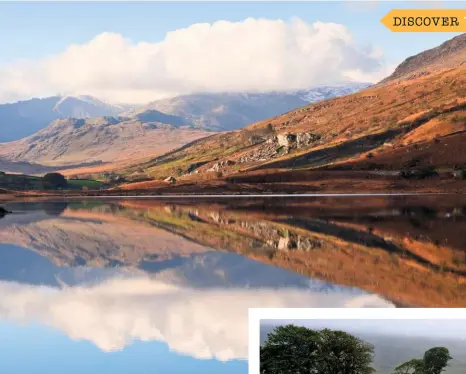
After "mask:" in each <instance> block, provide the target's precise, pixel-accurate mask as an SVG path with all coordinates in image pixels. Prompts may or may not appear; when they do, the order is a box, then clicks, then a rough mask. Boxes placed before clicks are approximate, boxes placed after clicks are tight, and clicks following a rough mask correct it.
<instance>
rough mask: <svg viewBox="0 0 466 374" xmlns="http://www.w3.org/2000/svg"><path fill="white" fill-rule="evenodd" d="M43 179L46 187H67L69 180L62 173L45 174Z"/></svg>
mask: <svg viewBox="0 0 466 374" xmlns="http://www.w3.org/2000/svg"><path fill="white" fill-rule="evenodd" d="M42 180H43V183H44V187H46V188H65V187H67V186H68V181H67V180H66V178H65V177H64V176H63V175H62V174H60V173H48V174H45V175H44V177H43V178H42Z"/></svg>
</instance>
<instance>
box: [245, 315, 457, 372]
mask: <svg viewBox="0 0 466 374" xmlns="http://www.w3.org/2000/svg"><path fill="white" fill-rule="evenodd" d="M262 319H274V320H277V319H284V320H289V319H304V320H306V319H307V320H309V319H384V320H386V319H466V308H464V309H463V308H456V309H455V308H419V309H415V308H413V309H396V308H384V309H370V308H367V309H365V308H282V309H280V308H269V309H266V308H250V309H249V355H248V361H249V374H259V368H260V364H259V341H260V321H261V320H262Z"/></svg>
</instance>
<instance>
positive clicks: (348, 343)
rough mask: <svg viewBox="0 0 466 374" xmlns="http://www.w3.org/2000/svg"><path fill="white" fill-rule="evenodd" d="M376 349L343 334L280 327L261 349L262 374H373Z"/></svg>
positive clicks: (270, 335) (271, 334)
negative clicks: (372, 365)
mask: <svg viewBox="0 0 466 374" xmlns="http://www.w3.org/2000/svg"><path fill="white" fill-rule="evenodd" d="M373 353H374V347H373V346H372V345H371V344H368V343H366V342H364V341H362V340H360V339H358V338H357V337H355V336H352V335H350V334H348V333H346V332H343V331H332V330H327V329H326V330H321V331H316V330H312V329H308V328H306V327H298V326H294V325H287V326H280V327H277V328H276V329H275V330H274V331H273V332H272V333H270V334H269V335H268V337H267V340H266V341H265V343H264V344H263V345H262V347H261V348H260V371H261V374H372V373H374V372H375V370H374V369H373V368H372V367H371V363H372V356H373Z"/></svg>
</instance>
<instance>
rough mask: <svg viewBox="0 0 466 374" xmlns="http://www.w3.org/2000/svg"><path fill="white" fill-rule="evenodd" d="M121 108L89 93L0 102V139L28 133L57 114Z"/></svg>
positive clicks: (106, 112) (100, 113)
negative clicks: (88, 94) (87, 94)
mask: <svg viewBox="0 0 466 374" xmlns="http://www.w3.org/2000/svg"><path fill="white" fill-rule="evenodd" d="M124 110H126V108H125V107H121V106H117V105H111V104H108V103H105V102H103V101H101V100H99V99H96V98H94V97H92V96H78V97H72V96H63V97H61V96H53V97H47V98H44V99H31V100H25V101H19V102H16V103H9V104H0V123H1V124H2V125H1V126H0V143H1V142H9V141H14V140H18V139H21V138H23V137H25V136H29V135H31V134H33V133H35V132H36V131H39V130H41V129H43V128H44V127H46V126H47V125H48V124H49V123H50V122H51V121H53V120H55V119H58V118H67V117H74V118H89V117H101V116H115V115H118V114H119V113H121V112H123V111H124ZM2 147H3V145H2Z"/></svg>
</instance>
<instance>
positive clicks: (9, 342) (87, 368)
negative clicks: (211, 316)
mask: <svg viewBox="0 0 466 374" xmlns="http://www.w3.org/2000/svg"><path fill="white" fill-rule="evenodd" d="M58 347H59V348H60V349H57V348H58ZM0 352H2V354H1V357H2V358H1V360H0V372H2V373H8V374H31V373H34V374H63V373H67V374H82V373H92V374H93V373H96V374H97V373H114V374H127V373H138V374H151V373H158V374H191V373H194V372H196V373H206V374H217V373H220V372H221V373H225V374H230V373H231V374H232V373H235V374H241V373H246V372H247V362H246V361H229V362H226V363H223V362H220V361H216V360H197V359H195V358H192V357H189V356H183V355H179V354H177V353H175V352H172V351H170V350H169V349H168V347H167V346H166V344H164V343H160V342H154V341H152V342H141V341H137V342H134V343H133V344H131V345H130V346H128V347H126V348H125V349H124V350H122V351H116V352H103V351H101V350H99V349H98V348H97V347H96V346H95V345H93V344H92V343H90V342H86V341H73V340H72V339H70V338H68V337H67V336H66V335H64V334H62V333H60V332H58V331H55V330H52V329H50V328H48V327H46V326H43V325H37V324H30V325H27V326H18V325H14V324H10V323H5V322H1V321H0ZM25 358H27V359H25Z"/></svg>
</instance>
